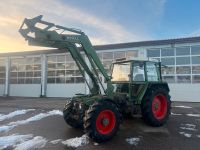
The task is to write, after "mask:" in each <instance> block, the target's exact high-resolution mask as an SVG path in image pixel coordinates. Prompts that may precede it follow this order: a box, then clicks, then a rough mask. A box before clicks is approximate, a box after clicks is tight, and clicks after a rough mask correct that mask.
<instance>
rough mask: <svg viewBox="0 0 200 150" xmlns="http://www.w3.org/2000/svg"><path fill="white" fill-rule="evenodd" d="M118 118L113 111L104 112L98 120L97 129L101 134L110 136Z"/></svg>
mask: <svg viewBox="0 0 200 150" xmlns="http://www.w3.org/2000/svg"><path fill="white" fill-rule="evenodd" d="M115 123H116V118H115V114H114V113H113V112H112V111H111V110H103V111H102V112H100V113H99V115H98V117H97V119H96V129H97V131H98V132H99V133H101V134H109V133H110V132H112V130H113V129H114V127H115Z"/></svg>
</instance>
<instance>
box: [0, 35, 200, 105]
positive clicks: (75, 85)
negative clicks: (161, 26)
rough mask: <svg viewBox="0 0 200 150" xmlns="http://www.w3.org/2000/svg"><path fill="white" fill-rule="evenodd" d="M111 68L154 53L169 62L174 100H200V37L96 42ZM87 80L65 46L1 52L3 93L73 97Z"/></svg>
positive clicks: (168, 77) (166, 72)
mask: <svg viewBox="0 0 200 150" xmlns="http://www.w3.org/2000/svg"><path fill="white" fill-rule="evenodd" d="M95 49H96V51H97V53H98V56H99V58H100V59H101V61H102V62H103V64H104V66H105V68H106V69H107V70H108V72H109V67H110V64H111V63H112V61H113V60H115V59H118V58H124V57H126V58H130V57H150V58H155V59H158V60H160V61H161V62H162V64H164V65H166V66H168V67H167V68H163V70H162V75H163V79H164V80H165V81H167V82H168V83H169V86H170V90H171V91H170V95H171V96H172V101H189V102H200V37H189V38H179V39H168V40H156V41H142V42H132V43H120V44H110V45H99V46H95ZM86 89H87V88H86V84H85V83H84V80H83V77H82V76H81V74H80V72H79V71H78V68H77V66H76V64H75V62H74V61H73V59H72V57H71V56H70V55H69V53H67V52H65V51H61V50H42V51H34V52H33V51H31V52H17V53H1V54H0V96H26V97H40V96H44V97H72V96H73V95H75V93H86Z"/></svg>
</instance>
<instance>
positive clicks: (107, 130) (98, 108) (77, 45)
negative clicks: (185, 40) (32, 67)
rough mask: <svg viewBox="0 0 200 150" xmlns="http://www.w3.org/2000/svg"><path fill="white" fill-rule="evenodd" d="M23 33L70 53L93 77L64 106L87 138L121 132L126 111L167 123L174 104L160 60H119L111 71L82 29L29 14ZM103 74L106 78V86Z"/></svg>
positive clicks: (153, 123)
mask: <svg viewBox="0 0 200 150" xmlns="http://www.w3.org/2000/svg"><path fill="white" fill-rule="evenodd" d="M19 32H20V33H21V35H22V36H23V37H24V38H25V39H26V40H28V43H29V45H35V46H44V47H51V48H58V49H60V50H65V51H67V52H69V53H70V54H71V56H72V58H73V59H74V61H75V62H76V64H77V66H78V68H79V70H80V72H81V74H82V75H83V77H85V76H86V74H87V76H88V77H89V80H87V79H85V83H86V84H87V85H88V88H89V90H90V94H87V95H85V94H77V95H76V96H74V97H72V98H71V99H68V100H67V102H66V104H65V106H64V110H63V116H64V120H65V121H66V123H67V124H68V125H70V126H72V127H74V128H83V129H84V130H85V132H86V133H87V134H88V135H89V137H91V138H92V139H94V140H95V141H98V142H102V141H106V140H109V139H111V138H112V137H113V136H114V135H115V134H116V133H117V131H118V129H119V126H120V123H121V122H122V119H123V116H124V115H128V114H134V113H136V112H141V115H142V118H143V120H144V121H145V122H146V123H147V124H149V125H151V126H154V127H159V126H162V125H164V124H165V123H166V122H167V120H168V118H169V115H170V109H171V101H170V96H169V91H170V90H169V87H168V84H167V83H166V82H163V81H162V76H161V63H160V62H158V61H155V60H149V59H130V60H127V59H119V60H116V61H115V62H114V63H113V64H112V67H111V68H112V75H111V76H109V75H108V73H107V71H106V70H105V68H104V66H103V64H102V63H101V61H100V59H99V58H98V56H97V53H96V51H95V49H94V47H93V46H92V44H91V42H90V40H89V38H88V37H87V35H85V33H84V32H82V31H80V30H78V29H74V28H66V27H63V26H60V25H55V24H53V23H49V22H46V21H43V20H42V16H38V17H35V18H32V19H25V20H24V22H23V24H22V26H21V28H20V29H19ZM82 52H83V53H84V54H85V56H86V59H87V61H85V58H84V57H83V55H82ZM99 73H101V74H102V75H103V77H104V78H105V81H106V83H107V88H106V89H105V88H104V86H103V83H102V81H101V79H100V77H99ZM85 78H86V77H85ZM101 89H102V90H101ZM138 110H140V111H138Z"/></svg>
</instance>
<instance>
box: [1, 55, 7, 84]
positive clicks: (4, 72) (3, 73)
mask: <svg viewBox="0 0 200 150" xmlns="http://www.w3.org/2000/svg"><path fill="white" fill-rule="evenodd" d="M5 78H6V67H5V59H4V58H0V84H5Z"/></svg>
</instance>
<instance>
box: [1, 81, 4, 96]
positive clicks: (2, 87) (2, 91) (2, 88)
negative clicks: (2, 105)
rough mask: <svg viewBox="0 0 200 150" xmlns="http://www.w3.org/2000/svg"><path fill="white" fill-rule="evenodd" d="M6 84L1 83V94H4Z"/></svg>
mask: <svg viewBox="0 0 200 150" xmlns="http://www.w3.org/2000/svg"><path fill="white" fill-rule="evenodd" d="M4 87H5V86H4V84H0V96H3V95H4Z"/></svg>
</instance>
